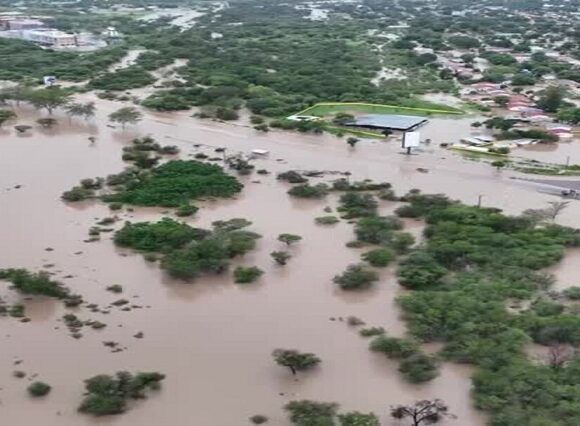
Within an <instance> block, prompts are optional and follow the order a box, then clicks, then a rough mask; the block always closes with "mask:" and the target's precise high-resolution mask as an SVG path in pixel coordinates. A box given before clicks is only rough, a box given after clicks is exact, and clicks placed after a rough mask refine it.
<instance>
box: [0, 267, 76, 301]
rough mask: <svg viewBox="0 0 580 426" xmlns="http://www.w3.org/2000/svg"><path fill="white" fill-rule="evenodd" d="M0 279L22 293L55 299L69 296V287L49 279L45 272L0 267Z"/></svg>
mask: <svg viewBox="0 0 580 426" xmlns="http://www.w3.org/2000/svg"><path fill="white" fill-rule="evenodd" d="M0 280H6V281H9V282H10V283H12V285H13V287H14V289H15V290H16V291H18V292H20V293H22V294H28V295H40V296H48V297H54V298H57V299H65V298H67V297H70V291H69V289H67V288H66V287H64V286H63V285H62V284H61V283H59V282H57V281H53V280H51V279H50V275H49V274H48V273H47V272H38V273H33V272H29V271H27V270H26V269H0Z"/></svg>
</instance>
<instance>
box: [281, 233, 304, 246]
mask: <svg viewBox="0 0 580 426" xmlns="http://www.w3.org/2000/svg"><path fill="white" fill-rule="evenodd" d="M301 239H302V237H301V236H300V235H294V234H280V235H278V241H281V242H283V243H285V244H286V245H288V246H289V245H290V244H292V243H296V242H298V241H300V240H301Z"/></svg>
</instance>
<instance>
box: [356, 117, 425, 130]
mask: <svg viewBox="0 0 580 426" xmlns="http://www.w3.org/2000/svg"><path fill="white" fill-rule="evenodd" d="M426 122H427V119H426V118H424V117H415V116H412V115H390V114H388V115H387V114H369V115H362V116H360V117H356V118H355V119H354V121H352V122H350V123H347V125H348V126H355V127H375V128H382V129H393V130H411V129H413V128H415V127H418V126H420V125H421V124H423V123H426Z"/></svg>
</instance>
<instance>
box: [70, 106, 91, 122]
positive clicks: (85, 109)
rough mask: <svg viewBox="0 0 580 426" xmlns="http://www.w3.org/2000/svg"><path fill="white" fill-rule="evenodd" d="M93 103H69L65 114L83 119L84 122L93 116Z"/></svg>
mask: <svg viewBox="0 0 580 426" xmlns="http://www.w3.org/2000/svg"><path fill="white" fill-rule="evenodd" d="M95 110H96V107H95V103H94V102H87V103H85V104H83V103H76V102H75V103H71V104H69V105H67V106H66V113H67V115H68V116H69V118H70V117H83V118H84V119H85V120H88V119H89V118H91V117H93V116H94V115H95Z"/></svg>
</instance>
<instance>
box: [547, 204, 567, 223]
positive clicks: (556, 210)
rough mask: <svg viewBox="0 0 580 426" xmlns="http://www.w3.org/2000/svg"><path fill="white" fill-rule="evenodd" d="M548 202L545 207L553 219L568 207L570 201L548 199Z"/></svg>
mask: <svg viewBox="0 0 580 426" xmlns="http://www.w3.org/2000/svg"><path fill="white" fill-rule="evenodd" d="M548 204H549V206H550V207H548V208H547V213H548V216H549V217H550V218H551V219H552V220H553V221H554V220H556V218H557V217H558V216H559V215H560V213H562V211H564V209H565V208H566V207H568V204H570V201H550V202H549V203H548Z"/></svg>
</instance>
